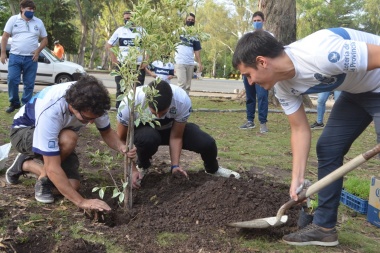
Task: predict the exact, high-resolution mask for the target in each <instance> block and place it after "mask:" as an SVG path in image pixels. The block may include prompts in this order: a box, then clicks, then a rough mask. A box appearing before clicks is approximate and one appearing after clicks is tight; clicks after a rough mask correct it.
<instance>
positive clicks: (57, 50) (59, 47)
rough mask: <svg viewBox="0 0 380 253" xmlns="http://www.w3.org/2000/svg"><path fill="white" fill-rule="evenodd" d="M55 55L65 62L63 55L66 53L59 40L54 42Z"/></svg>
mask: <svg viewBox="0 0 380 253" xmlns="http://www.w3.org/2000/svg"><path fill="white" fill-rule="evenodd" d="M53 53H54V54H55V55H56V56H57V57H58V59H60V60H63V54H64V53H65V49H64V48H63V46H62V45H61V44H60V43H59V40H56V41H54V51H53Z"/></svg>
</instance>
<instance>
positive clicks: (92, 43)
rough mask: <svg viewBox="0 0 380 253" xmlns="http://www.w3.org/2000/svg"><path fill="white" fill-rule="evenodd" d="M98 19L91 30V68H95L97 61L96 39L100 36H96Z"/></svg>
mask: <svg viewBox="0 0 380 253" xmlns="http://www.w3.org/2000/svg"><path fill="white" fill-rule="evenodd" d="M95 30H96V21H94V25H93V28H92V31H91V47H92V48H91V57H90V63H89V68H90V69H94V61H95V56H96V52H97V48H96V41H97V40H98V36H96V32H95Z"/></svg>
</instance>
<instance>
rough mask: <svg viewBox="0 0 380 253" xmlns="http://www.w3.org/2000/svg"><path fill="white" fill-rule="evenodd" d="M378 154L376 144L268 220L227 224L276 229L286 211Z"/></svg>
mask: <svg viewBox="0 0 380 253" xmlns="http://www.w3.org/2000/svg"><path fill="white" fill-rule="evenodd" d="M378 153H380V144H377V145H376V146H375V147H374V148H373V149H371V150H368V151H367V152H365V153H363V154H360V155H358V156H357V157H355V158H354V159H352V160H351V161H349V162H347V163H345V164H344V165H342V166H341V167H339V168H338V169H336V170H335V171H333V172H331V173H330V174H328V175H327V176H325V177H324V178H322V179H321V180H319V181H317V182H315V183H314V184H312V185H311V186H310V187H308V188H307V189H303V190H302V191H301V192H300V193H299V194H298V200H297V201H294V200H293V199H291V200H289V201H288V202H286V203H285V204H283V205H282V206H281V207H280V209H279V210H278V212H277V215H276V216H275V217H268V218H262V219H255V220H250V221H242V222H233V223H229V224H227V225H228V226H231V227H237V228H268V227H277V226H280V225H283V224H285V223H286V222H287V220H288V216H287V215H284V214H285V211H286V210H288V209H289V208H290V207H292V206H294V205H296V204H298V203H301V202H303V201H304V200H305V199H307V198H308V197H310V196H311V195H313V194H315V193H317V192H319V191H320V190H321V189H323V188H324V187H326V186H328V185H329V184H331V183H332V182H334V181H336V180H337V179H339V178H341V177H343V176H344V175H346V174H347V173H348V172H350V171H352V170H354V169H355V168H356V167H358V166H359V165H361V164H363V163H364V162H366V161H367V160H369V159H370V158H372V157H373V156H375V155H377V154H378Z"/></svg>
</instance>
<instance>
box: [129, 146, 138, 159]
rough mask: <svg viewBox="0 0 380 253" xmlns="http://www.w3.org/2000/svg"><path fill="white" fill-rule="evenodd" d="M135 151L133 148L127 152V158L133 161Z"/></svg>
mask: <svg viewBox="0 0 380 253" xmlns="http://www.w3.org/2000/svg"><path fill="white" fill-rule="evenodd" d="M136 151H137V148H136V147H133V148H132V149H130V150H129V151H128V152H127V157H128V158H130V159H135V158H136Z"/></svg>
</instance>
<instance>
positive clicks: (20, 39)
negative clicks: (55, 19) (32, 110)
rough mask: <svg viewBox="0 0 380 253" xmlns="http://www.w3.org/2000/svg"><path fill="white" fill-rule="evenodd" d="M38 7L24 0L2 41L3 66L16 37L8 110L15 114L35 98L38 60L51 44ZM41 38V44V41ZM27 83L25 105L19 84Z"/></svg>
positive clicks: (9, 66) (24, 96)
mask: <svg viewBox="0 0 380 253" xmlns="http://www.w3.org/2000/svg"><path fill="white" fill-rule="evenodd" d="M35 10H36V5H35V3H34V2H33V1H31V0H22V1H21V3H20V13H19V14H18V15H14V16H12V17H10V18H9V19H8V21H7V23H6V24H5V27H4V33H3V36H2V38H1V63H2V64H5V63H6V61H7V55H6V46H7V43H8V39H9V38H10V37H12V43H11V50H10V52H9V59H8V95H9V102H10V105H9V107H8V109H7V110H6V112H7V113H11V112H13V111H15V110H16V109H19V108H20V107H21V103H22V104H23V105H25V104H26V103H27V102H28V101H29V100H30V99H31V98H32V96H33V90H34V82H35V80H36V74H37V68H38V62H37V61H38V57H39V55H40V52H41V51H42V49H43V48H44V47H45V46H46V45H47V43H48V38H47V32H46V29H45V26H44V23H43V22H42V21H41V19H39V18H37V17H35V16H34V11H35ZM39 38H41V42H40V45H38V40H39ZM21 72H22V82H23V84H24V92H23V94H22V98H21V103H20V98H19V95H18V92H19V89H18V85H19V84H20V81H21Z"/></svg>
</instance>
